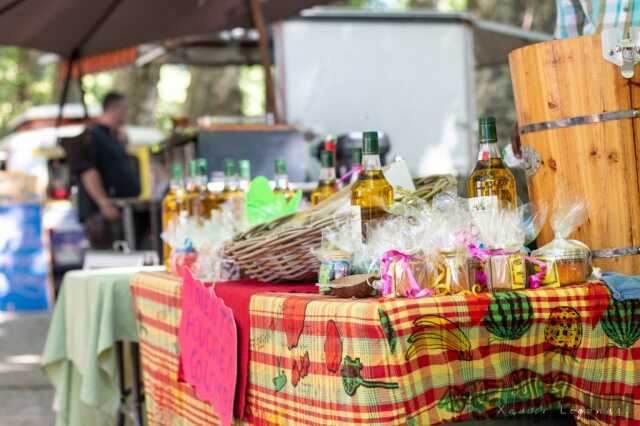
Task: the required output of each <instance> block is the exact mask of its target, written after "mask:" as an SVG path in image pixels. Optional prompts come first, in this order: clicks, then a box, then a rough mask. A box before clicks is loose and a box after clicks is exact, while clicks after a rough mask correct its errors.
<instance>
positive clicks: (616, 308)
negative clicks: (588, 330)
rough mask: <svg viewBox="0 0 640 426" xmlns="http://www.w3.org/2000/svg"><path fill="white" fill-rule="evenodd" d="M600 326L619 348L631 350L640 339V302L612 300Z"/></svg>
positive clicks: (634, 300)
mask: <svg viewBox="0 0 640 426" xmlns="http://www.w3.org/2000/svg"><path fill="white" fill-rule="evenodd" d="M600 324H601V325H602V330H604V332H605V333H606V334H607V336H608V337H609V339H611V341H612V342H613V343H614V344H615V345H616V346H617V347H618V348H620V349H629V348H631V347H632V346H633V345H635V344H636V342H637V341H638V339H640V300H636V299H632V300H625V301H617V300H614V299H613V298H611V300H610V301H609V307H608V308H607V310H606V311H605V313H604V315H603V316H602V320H601V321H600Z"/></svg>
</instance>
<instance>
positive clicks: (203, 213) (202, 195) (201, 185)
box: [191, 158, 219, 220]
mask: <svg viewBox="0 0 640 426" xmlns="http://www.w3.org/2000/svg"><path fill="white" fill-rule="evenodd" d="M208 175H209V164H208V162H207V160H206V159H205V158H198V159H197V160H196V178H195V179H196V180H195V186H196V188H197V191H198V196H197V197H195V198H193V199H192V200H191V202H192V206H191V211H192V212H193V215H194V216H196V217H198V218H200V219H202V220H207V219H209V218H210V217H211V212H212V211H213V210H216V209H218V208H219V200H218V197H217V195H216V194H214V193H213V192H211V191H209V188H208V185H207V184H208V183H209V182H208V178H207V176H208Z"/></svg>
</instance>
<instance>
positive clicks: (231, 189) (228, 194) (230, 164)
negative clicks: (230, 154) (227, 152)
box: [221, 158, 243, 202]
mask: <svg viewBox="0 0 640 426" xmlns="http://www.w3.org/2000/svg"><path fill="white" fill-rule="evenodd" d="M221 195H222V200H223V201H225V202H226V201H229V200H231V199H232V198H237V197H240V198H242V197H243V192H242V190H241V189H240V186H239V182H238V165H237V163H236V161H235V160H232V159H230V158H227V159H225V160H224V189H223V190H222V194H221Z"/></svg>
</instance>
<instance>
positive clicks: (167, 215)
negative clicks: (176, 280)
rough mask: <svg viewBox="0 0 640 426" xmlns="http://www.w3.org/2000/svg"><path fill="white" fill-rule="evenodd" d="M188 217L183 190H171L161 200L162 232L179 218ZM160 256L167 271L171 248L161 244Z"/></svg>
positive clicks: (187, 205)
mask: <svg viewBox="0 0 640 426" xmlns="http://www.w3.org/2000/svg"><path fill="white" fill-rule="evenodd" d="M188 216H189V203H188V200H187V196H186V194H185V192H184V191H183V190H177V189H175V188H172V189H171V190H169V192H168V193H167V195H166V196H165V197H164V199H163V200H162V230H163V231H166V230H167V229H168V228H169V224H171V223H176V222H177V221H178V220H180V218H186V217H188ZM162 255H163V259H164V264H165V265H166V267H167V270H169V268H170V265H169V258H170V257H171V247H170V246H169V245H168V244H167V243H165V242H163V244H162Z"/></svg>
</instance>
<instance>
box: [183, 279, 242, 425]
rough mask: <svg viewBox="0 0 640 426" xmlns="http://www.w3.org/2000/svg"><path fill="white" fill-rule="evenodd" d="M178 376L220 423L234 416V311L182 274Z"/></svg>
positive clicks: (236, 344) (235, 353) (211, 289)
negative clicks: (205, 404) (206, 403)
mask: <svg viewBox="0 0 640 426" xmlns="http://www.w3.org/2000/svg"><path fill="white" fill-rule="evenodd" d="M178 342H179V344H180V369H179V378H180V379H181V380H183V381H185V382H187V383H189V384H190V385H192V386H193V387H194V388H195V392H196V396H197V397H198V398H199V399H200V400H202V401H205V402H208V403H209V404H211V406H212V407H213V408H214V410H215V413H216V414H217V416H218V417H219V418H220V421H221V423H222V424H223V425H230V424H231V421H232V419H233V398H234V395H235V391H236V376H237V369H238V334H237V330H236V323H235V320H234V318H233V312H232V311H231V309H229V308H228V307H227V306H225V304H224V302H223V301H222V299H220V298H219V297H217V296H216V295H215V292H214V290H213V288H212V287H206V286H205V285H204V284H203V283H201V282H200V281H198V280H196V279H194V278H193V276H192V275H191V273H190V272H189V271H188V270H187V271H186V272H185V273H184V275H183V277H182V318H181V319H180V326H179V328H178Z"/></svg>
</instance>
